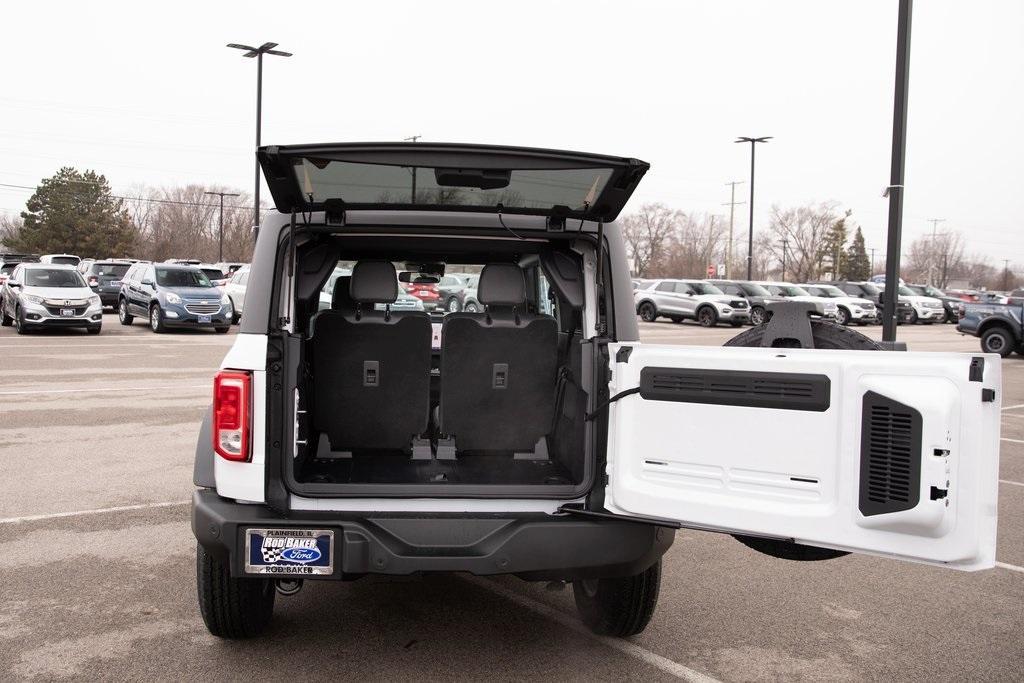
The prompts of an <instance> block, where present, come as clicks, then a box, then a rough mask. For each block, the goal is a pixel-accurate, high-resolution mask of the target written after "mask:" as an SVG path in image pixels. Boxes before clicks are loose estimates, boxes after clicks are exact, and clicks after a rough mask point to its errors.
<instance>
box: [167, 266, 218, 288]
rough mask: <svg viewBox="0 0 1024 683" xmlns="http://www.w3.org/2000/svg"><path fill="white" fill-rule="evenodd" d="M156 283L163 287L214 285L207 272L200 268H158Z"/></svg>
mask: <svg viewBox="0 0 1024 683" xmlns="http://www.w3.org/2000/svg"><path fill="white" fill-rule="evenodd" d="M156 283H157V284H158V285H160V286H161V287H213V285H212V284H211V283H210V279H209V278H208V277H206V273H204V272H203V271H201V270H199V269H198V268H159V267H158V268H157V269H156Z"/></svg>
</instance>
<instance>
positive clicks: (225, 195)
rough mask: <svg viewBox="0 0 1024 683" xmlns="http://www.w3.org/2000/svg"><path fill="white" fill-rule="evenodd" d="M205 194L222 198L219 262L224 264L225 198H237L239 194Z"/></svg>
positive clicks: (218, 249)
mask: <svg viewBox="0 0 1024 683" xmlns="http://www.w3.org/2000/svg"><path fill="white" fill-rule="evenodd" d="M203 194H212V195H216V196H218V197H220V232H219V234H220V239H219V241H218V243H217V262H218V263H224V198H225V197H237V196H238V194H237V193H236V192H204V193H203Z"/></svg>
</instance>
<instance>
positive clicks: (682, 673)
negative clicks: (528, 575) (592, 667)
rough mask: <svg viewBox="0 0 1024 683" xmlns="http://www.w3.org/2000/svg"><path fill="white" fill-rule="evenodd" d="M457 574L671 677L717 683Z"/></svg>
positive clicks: (529, 601)
mask: <svg viewBox="0 0 1024 683" xmlns="http://www.w3.org/2000/svg"><path fill="white" fill-rule="evenodd" d="M459 577H460V578H462V579H464V580H466V581H469V582H470V583H473V584H475V585H477V586H479V587H481V588H483V589H485V590H489V591H491V592H492V593H497V594H498V595H500V596H502V597H503V598H505V599H507V600H511V601H512V602H514V603H516V604H517V605H519V606H520V607H525V608H526V609H528V610H530V611H531V612H536V613H537V614H540V615H541V616H544V617H547V618H548V619H551V620H552V621H556V622H558V623H559V624H560V625H562V626H565V627H566V628H568V629H570V630H572V631H575V632H576V633H579V634H580V635H583V636H586V637H587V638H591V639H592V640H596V641H597V642H599V643H602V644H604V645H607V646H608V647H610V648H612V649H613V650H618V651H619V652H621V653H623V654H627V655H629V656H631V657H636V658H637V659H639V660H641V661H643V662H644V663H646V664H649V665H651V666H653V667H654V668H656V669H659V670H661V671H663V672H665V673H667V674H669V675H670V676H675V677H676V678H679V679H682V680H684V681H695V682H699V683H717V682H718V679H716V678H712V677H711V676H708V675H706V674H702V673H701V672H699V671H694V670H693V669H691V668H689V667H687V666H683V665H682V664H680V663H678V662H674V661H672V660H671V659H669V658H667V657H662V656H661V655H659V654H656V653H654V652H651V651H650V650H646V649H644V648H642V647H640V646H639V645H637V644H636V643H632V642H630V641H628V640H621V639H618V638H608V637H606V636H599V635H595V634H594V633H593V632H591V631H590V629H588V628H587V627H586V626H584V625H583V624H582V623H580V622H579V621H577V620H576V619H575V618H573V617H571V616H569V615H568V614H565V613H564V612H561V611H559V610H557V609H555V608H554V607H550V606H548V605H545V604H544V603H543V602H540V601H538V600H534V599H533V598H531V597H527V596H525V595H521V594H519V593H516V592H515V591H512V590H510V589H508V588H506V587H505V586H502V585H501V584H499V583H495V582H494V581H489V580H487V579H484V578H481V577H479V576H464V575H459Z"/></svg>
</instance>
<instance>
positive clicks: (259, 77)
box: [228, 43, 292, 241]
mask: <svg viewBox="0 0 1024 683" xmlns="http://www.w3.org/2000/svg"><path fill="white" fill-rule="evenodd" d="M228 47H230V48H234V49H236V50H245V51H246V52H245V54H244V55H242V56H243V57H248V58H250V59H252V58H253V57H255V58H256V149H259V148H260V129H261V127H262V125H263V55H265V54H267V55H276V56H278V57H291V56H292V53H291V52H283V51H281V50H275V49H274V48H275V47H277V43H263V44H262V45H260V46H259V47H252V46H250V45H240V44H239V43H228ZM252 196H253V203H252V230H253V235H252V238H253V241H255V240H256V237H257V236H259V234H260V162H259V159H257V160H256V183H255V187H254V189H253V193H252Z"/></svg>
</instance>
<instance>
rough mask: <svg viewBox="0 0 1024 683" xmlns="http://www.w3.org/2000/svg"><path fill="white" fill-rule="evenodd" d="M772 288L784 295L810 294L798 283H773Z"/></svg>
mask: <svg viewBox="0 0 1024 683" xmlns="http://www.w3.org/2000/svg"><path fill="white" fill-rule="evenodd" d="M771 290H772V291H773V292H775V293H776V294H781V295H782V296H808V294H807V290H805V289H801V288H800V287H797V286H796V285H772V287H771Z"/></svg>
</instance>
